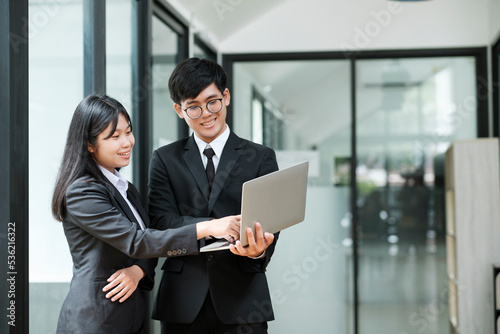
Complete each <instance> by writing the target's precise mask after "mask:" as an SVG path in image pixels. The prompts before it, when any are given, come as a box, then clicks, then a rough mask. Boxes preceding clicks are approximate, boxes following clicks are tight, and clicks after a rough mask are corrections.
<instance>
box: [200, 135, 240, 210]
mask: <svg viewBox="0 0 500 334" xmlns="http://www.w3.org/2000/svg"><path fill="white" fill-rule="evenodd" d="M239 148H240V138H239V137H238V136H237V135H235V134H234V133H233V132H231V133H230V134H229V138H228V139H227V142H226V145H224V150H222V155H221V157H220V160H219V165H218V166H217V172H216V174H215V178H214V183H213V185H212V193H211V194H210V199H209V201H208V210H209V212H210V211H212V208H213V206H214V205H215V202H216V201H217V198H218V197H219V195H220V193H221V191H222V189H223V188H224V184H225V183H226V181H227V178H228V177H229V175H230V174H231V171H232V170H233V168H234V166H235V165H236V162H237V161H238V159H239V158H240V154H239V152H238V150H239Z"/></svg>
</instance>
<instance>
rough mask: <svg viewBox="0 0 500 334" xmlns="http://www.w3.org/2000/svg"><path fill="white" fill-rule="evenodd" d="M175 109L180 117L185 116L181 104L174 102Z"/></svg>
mask: <svg viewBox="0 0 500 334" xmlns="http://www.w3.org/2000/svg"><path fill="white" fill-rule="evenodd" d="M174 109H175V112H176V113H177V116H179V118H184V114H183V113H182V108H181V105H180V104H178V103H174Z"/></svg>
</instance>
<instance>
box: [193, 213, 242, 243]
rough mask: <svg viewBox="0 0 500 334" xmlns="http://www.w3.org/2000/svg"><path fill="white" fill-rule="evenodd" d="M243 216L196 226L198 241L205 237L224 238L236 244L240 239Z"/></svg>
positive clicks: (215, 220) (214, 220)
mask: <svg viewBox="0 0 500 334" xmlns="http://www.w3.org/2000/svg"><path fill="white" fill-rule="evenodd" d="M240 225H241V215H238V216H227V217H224V218H220V219H212V220H209V221H204V222H201V223H198V224H196V235H197V238H198V239H201V238H204V237H208V236H211V237H215V238H224V239H226V240H228V241H231V242H234V241H236V240H238V239H239V238H240Z"/></svg>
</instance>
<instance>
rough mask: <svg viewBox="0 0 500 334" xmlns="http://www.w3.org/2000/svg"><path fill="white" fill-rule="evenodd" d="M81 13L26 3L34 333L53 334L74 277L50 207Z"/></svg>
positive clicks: (71, 7)
mask: <svg viewBox="0 0 500 334" xmlns="http://www.w3.org/2000/svg"><path fill="white" fill-rule="evenodd" d="M82 13H83V6H82V1H76V0H75V1H70V2H60V1H56V2H54V1H39V0H37V1H30V2H29V18H28V22H29V24H30V27H29V31H30V32H32V33H33V36H30V42H29V43H30V52H29V91H30V94H29V161H30V164H29V179H30V182H29V222H30V226H29V259H30V261H29V303H30V304H29V309H30V312H29V327H30V328H31V329H32V330H33V329H35V331H36V332H37V333H54V332H55V330H56V325H57V319H58V316H59V310H60V309H61V305H62V302H63V300H64V298H65V297H66V294H67V292H68V289H69V281H70V279H71V276H72V266H73V264H72V261H71V256H70V253H69V249H68V245H67V243H66V238H65V236H64V233H63V228H62V226H61V224H60V223H58V222H57V221H56V220H54V219H53V218H52V214H51V211H50V208H51V198H52V190H53V189H54V182H55V178H56V175H57V171H58V168H59V164H60V162H61V157H62V153H63V150H64V143H65V142H66V135H67V129H68V127H69V122H70V120H71V116H72V114H73V111H74V110H75V107H76V106H77V104H78V103H79V102H80V100H81V99H82V92H83V17H82ZM41 18H45V20H41ZM53 129H57V130H56V131H53Z"/></svg>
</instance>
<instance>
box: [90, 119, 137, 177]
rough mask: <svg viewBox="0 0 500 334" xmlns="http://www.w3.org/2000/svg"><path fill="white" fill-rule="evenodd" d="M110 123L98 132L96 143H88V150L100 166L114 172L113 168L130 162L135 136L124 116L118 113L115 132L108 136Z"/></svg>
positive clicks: (110, 127)
mask: <svg viewBox="0 0 500 334" xmlns="http://www.w3.org/2000/svg"><path fill="white" fill-rule="evenodd" d="M111 129H112V124H111V123H110V124H109V125H108V127H107V128H106V129H105V130H104V131H103V132H101V133H100V134H99V136H98V137H97V144H96V145H95V146H94V145H91V144H89V146H88V150H89V152H90V153H92V155H93V157H94V160H95V161H96V162H97V163H98V164H99V165H101V166H102V167H104V168H106V169H107V170H109V171H110V172H111V173H114V171H115V168H119V167H125V166H127V165H128V164H129V163H130V156H131V153H132V148H133V147H134V144H135V138H134V135H133V134H132V130H131V129H130V126H129V124H128V123H127V120H126V119H125V116H123V115H122V114H120V116H119V117H118V123H117V125H116V130H115V132H114V133H113V134H112V135H111V137H109V138H106V137H108V136H109V133H110V132H111Z"/></svg>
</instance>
